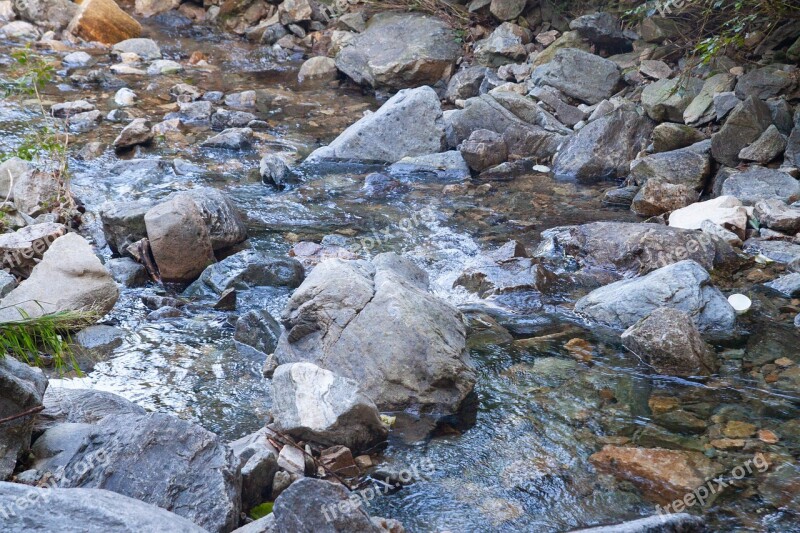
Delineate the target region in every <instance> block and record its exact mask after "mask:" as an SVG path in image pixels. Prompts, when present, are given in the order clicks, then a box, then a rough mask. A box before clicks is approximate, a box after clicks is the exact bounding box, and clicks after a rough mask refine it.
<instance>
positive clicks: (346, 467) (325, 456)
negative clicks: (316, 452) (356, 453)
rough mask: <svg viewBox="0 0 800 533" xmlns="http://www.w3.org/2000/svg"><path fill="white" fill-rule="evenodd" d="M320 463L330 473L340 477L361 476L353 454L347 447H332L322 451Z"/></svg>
mask: <svg viewBox="0 0 800 533" xmlns="http://www.w3.org/2000/svg"><path fill="white" fill-rule="evenodd" d="M367 457H369V456H367ZM320 462H321V463H322V466H324V467H325V468H326V469H327V470H328V471H329V472H333V473H334V474H336V475H337V476H339V477H355V476H357V475H358V474H359V472H358V467H357V466H356V463H355V461H354V460H353V454H352V453H351V452H350V448H347V447H346V446H331V447H330V448H327V449H325V450H322V452H321V454H320Z"/></svg>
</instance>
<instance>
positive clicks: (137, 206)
mask: <svg viewBox="0 0 800 533" xmlns="http://www.w3.org/2000/svg"><path fill="white" fill-rule="evenodd" d="M153 205H154V202H153V201H152V200H149V199H140V200H134V201H130V202H116V203H108V204H105V205H103V207H102V208H101V210H100V220H101V221H102V223H103V233H104V234H105V236H106V242H108V246H109V247H110V248H111V251H112V252H114V253H115V254H120V255H122V254H125V253H126V250H127V249H128V246H130V245H131V244H133V243H135V242H137V241H139V240H141V239H144V238H145V237H147V228H146V227H145V224H144V215H145V213H147V212H148V211H149V210H150V208H152V207H153Z"/></svg>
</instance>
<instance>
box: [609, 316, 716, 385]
mask: <svg viewBox="0 0 800 533" xmlns="http://www.w3.org/2000/svg"><path fill="white" fill-rule="evenodd" d="M621 338H622V344H624V345H625V347H626V348H627V349H629V350H630V351H632V352H633V353H634V354H636V355H637V356H639V357H641V358H642V359H643V360H644V361H645V362H647V363H649V364H650V365H651V366H652V367H653V368H654V369H655V370H656V372H659V373H661V374H667V375H671V376H681V377H690V376H701V375H703V376H708V375H710V374H712V373H713V372H715V371H716V366H717V364H716V357H715V355H714V352H713V351H712V350H711V348H710V347H709V346H708V345H707V344H706V343H705V341H704V340H703V339H702V338H701V337H700V332H699V331H697V328H696V327H695V325H694V323H693V322H692V319H691V318H690V317H689V315H687V314H686V313H684V312H683V311H679V310H677V309H672V308H669V307H662V308H659V309H656V310H655V311H653V312H652V313H650V314H649V315H648V316H647V317H646V318H644V319H642V320H640V321H639V322H637V323H636V324H634V325H633V326H631V327H629V328H628V329H626V330H625V331H624V332H623V333H622V337H621Z"/></svg>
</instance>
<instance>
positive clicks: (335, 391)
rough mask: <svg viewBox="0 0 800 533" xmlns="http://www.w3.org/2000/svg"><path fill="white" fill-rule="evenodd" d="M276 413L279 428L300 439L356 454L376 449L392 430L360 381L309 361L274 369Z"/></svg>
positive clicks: (273, 397)
mask: <svg viewBox="0 0 800 533" xmlns="http://www.w3.org/2000/svg"><path fill="white" fill-rule="evenodd" d="M272 415H273V416H274V417H275V424H276V426H277V427H278V429H279V430H280V431H283V432H284V433H288V434H289V435H291V436H293V437H295V438H297V439H302V440H305V441H309V440H310V441H312V442H316V443H319V444H323V445H325V446H334V445H342V446H346V447H348V448H350V449H351V450H353V451H356V452H360V451H362V450H369V449H371V448H373V447H374V446H376V445H377V444H379V443H381V442H383V441H384V440H386V436H387V434H388V430H387V429H386V427H385V426H384V425H383V423H382V422H381V419H380V415H379V413H378V408H377V407H375V404H374V403H373V402H372V400H370V399H369V398H368V397H366V396H365V395H364V394H363V393H362V392H361V391H360V390H359V384H358V383H357V382H356V381H354V380H352V379H348V378H344V377H341V376H338V375H336V374H334V373H333V372H331V371H329V370H324V369H322V368H320V367H318V366H316V365H313V364H311V363H292V364H286V365H281V366H279V367H278V368H277V369H276V370H275V373H274V374H273V376H272Z"/></svg>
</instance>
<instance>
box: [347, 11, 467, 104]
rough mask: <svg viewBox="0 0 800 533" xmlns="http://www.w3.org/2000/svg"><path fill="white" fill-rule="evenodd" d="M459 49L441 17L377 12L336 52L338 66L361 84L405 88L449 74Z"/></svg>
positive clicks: (443, 77) (427, 83)
mask: <svg viewBox="0 0 800 533" xmlns="http://www.w3.org/2000/svg"><path fill="white" fill-rule="evenodd" d="M460 52H461V50H460V47H459V46H458V44H457V43H456V41H455V37H454V35H453V33H452V30H451V29H450V28H449V27H448V26H447V25H446V24H445V23H444V22H442V21H441V20H439V19H438V18H435V17H430V16H427V15H420V14H416V13H398V12H388V13H379V14H377V15H375V16H373V17H372V18H371V19H370V21H369V23H368V24H367V29H366V30H365V31H364V32H363V33H360V34H358V35H356V36H355V37H353V38H352V39H350V40H349V41H348V43H347V45H346V46H345V47H344V48H342V50H341V51H340V52H339V53H338V54H337V56H336V67H337V68H338V69H339V70H340V71H342V72H343V73H344V74H346V75H347V76H349V77H350V78H352V79H353V80H354V81H355V82H356V83H359V84H363V85H369V86H372V87H388V88H393V89H405V88H408V87H419V86H421V85H433V84H435V83H437V82H438V81H439V80H442V79H445V80H446V79H447V78H449V77H450V75H451V73H452V72H453V68H454V66H455V62H456V59H458V57H459V55H460Z"/></svg>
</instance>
